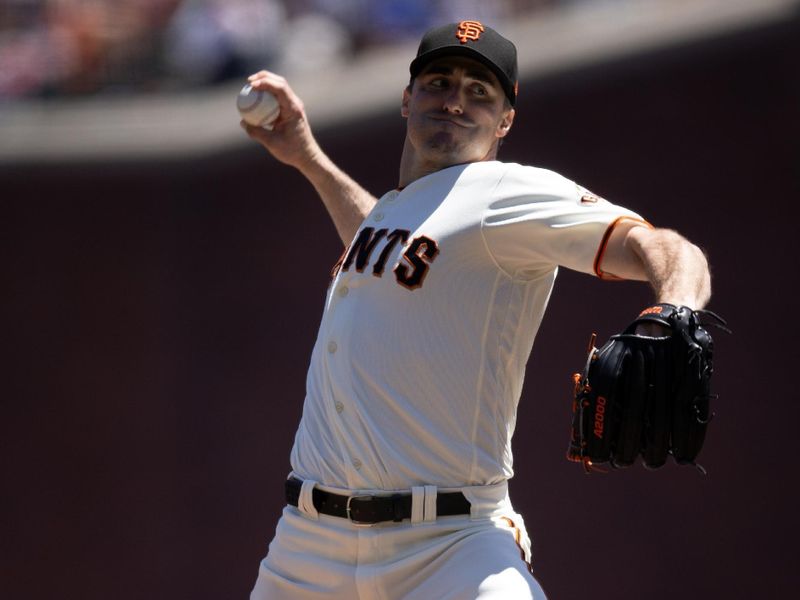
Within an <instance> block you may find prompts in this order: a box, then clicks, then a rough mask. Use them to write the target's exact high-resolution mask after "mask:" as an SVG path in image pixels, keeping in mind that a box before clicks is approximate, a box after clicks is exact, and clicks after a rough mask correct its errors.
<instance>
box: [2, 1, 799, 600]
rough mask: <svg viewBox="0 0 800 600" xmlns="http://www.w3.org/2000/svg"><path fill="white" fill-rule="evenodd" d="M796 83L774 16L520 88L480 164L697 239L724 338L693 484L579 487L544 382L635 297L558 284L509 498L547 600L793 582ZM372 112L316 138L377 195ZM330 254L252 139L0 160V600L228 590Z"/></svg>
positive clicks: (767, 589)
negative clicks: (559, 186) (498, 156)
mask: <svg viewBox="0 0 800 600" xmlns="http://www.w3.org/2000/svg"><path fill="white" fill-rule="evenodd" d="M798 73H800V21H799V20H798V18H797V16H796V15H795V17H794V18H791V19H787V20H785V21H782V22H781V23H777V24H772V25H769V26H764V27H760V28H753V29H750V30H748V31H747V32H745V33H731V34H727V35H719V36H715V37H713V38H711V39H707V40H704V41H701V42H695V43H691V44H686V45H682V46H679V47H673V48H670V49H669V50H663V51H655V50H654V51H651V52H644V53H640V54H638V55H637V56H635V57H629V58H624V59H623V58H620V59H619V60H612V61H607V62H605V63H604V64H603V65H602V66H594V67H585V68H574V69H571V70H566V71H562V72H559V73H554V74H552V75H550V76H540V77H538V78H536V79H535V81H522V82H521V99H520V106H519V109H518V117H517V121H516V123H515V128H514V131H513V132H512V134H511V136H510V138H509V141H508V142H507V144H506V145H505V146H504V147H503V149H502V158H503V159H504V160H509V161H518V162H524V163H529V164H534V165H537V166H545V167H548V168H552V169H554V170H556V171H559V172H561V173H563V174H564V175H566V176H568V177H571V178H573V179H575V180H577V181H579V182H580V183H582V184H583V185H585V186H586V187H588V188H590V189H591V190H593V191H595V192H596V193H598V194H601V195H603V196H605V197H607V198H609V199H612V200H614V201H616V202H618V203H620V204H623V205H626V206H629V207H630V208H632V209H634V210H637V211H638V212H640V213H642V214H643V215H645V216H646V217H647V218H648V219H649V220H650V221H651V222H653V223H654V224H656V225H659V226H664V227H670V228H675V229H677V230H678V231H680V232H682V233H683V234H685V235H686V236H687V237H689V238H690V239H691V240H693V241H695V242H696V243H698V244H699V245H701V246H702V247H703V248H704V249H705V250H706V251H707V252H708V254H709V255H710V259H711V263H712V266H713V274H714V287H715V295H714V298H713V299H712V302H711V304H710V306H709V308H711V309H712V310H715V311H716V312H718V313H719V314H721V315H722V316H724V317H725V318H727V319H728V321H729V323H730V325H731V327H732V329H733V330H734V334H733V335H731V336H728V335H725V334H723V333H718V334H716V335H715V340H716V346H717V361H716V376H715V382H714V384H715V388H716V392H717V393H719V395H720V398H719V400H718V401H717V402H716V405H715V410H716V413H717V416H716V419H715V420H714V421H713V423H712V425H711V427H710V430H709V437H708V441H707V443H706V447H705V449H704V452H703V456H702V461H701V462H703V464H704V465H705V466H706V468H707V469H708V475H707V476H705V477H703V476H701V475H700V474H699V473H697V472H696V471H695V470H693V469H691V468H679V467H676V466H675V465H668V466H667V467H665V468H664V469H661V470H660V471H658V472H648V471H646V470H644V469H643V468H641V467H640V466H637V467H635V468H631V469H628V470H625V471H620V472H614V473H610V474H606V475H593V476H586V475H584V474H583V473H582V471H581V469H580V467H578V466H576V465H574V464H572V463H568V462H567V461H566V460H565V459H564V453H565V450H566V443H567V435H568V426H569V419H570V392H571V378H570V376H571V374H572V372H573V371H575V370H577V369H578V368H579V367H580V366H581V364H582V361H583V358H584V348H585V344H586V341H587V339H588V335H589V333H590V332H592V331H597V333H598V334H599V336H600V338H605V337H607V336H608V335H611V334H613V333H615V332H616V331H617V330H618V329H620V328H621V327H623V326H624V325H625V324H627V322H628V321H630V319H631V318H632V317H633V316H634V315H635V314H636V313H637V311H638V310H639V309H640V308H641V307H642V306H644V305H646V304H647V303H648V302H649V301H650V294H649V291H648V289H647V288H646V286H643V285H641V284H634V283H604V282H599V281H597V280H595V279H593V278H590V277H586V276H582V275H576V274H574V273H570V272H568V271H565V270H562V272H561V275H560V276H559V280H558V281H557V284H556V289H555V292H554V295H553V299H552V301H551V305H550V308H549V312H548V313H547V315H546V317H545V321H544V325H543V327H542V330H541V332H540V334H539V337H538V339H537V342H536V345H535V347H534V350H533V354H532V358H531V361H530V363H529V369H528V376H527V379H526V384H525V389H524V393H523V398H522V400H521V402H520V411H519V413H520V414H519V421H518V425H517V433H516V436H515V440H514V451H515V457H516V472H517V474H516V477H515V478H514V479H513V480H512V483H511V486H512V488H511V489H512V499H513V500H514V501H515V504H516V505H517V508H518V510H520V511H521V512H522V513H523V515H524V516H525V517H526V522H527V525H528V529H529V532H530V534H531V537H532V538H533V542H534V567H535V572H536V575H537V577H538V578H539V580H540V581H541V583H542V584H543V586H544V587H545V589H546V590H547V591H548V593H549V596H550V597H551V598H552V599H556V600H559V599H571V598H580V597H587V596H592V597H594V598H609V599H611V598H615V599H625V600H628V599H630V600H634V599H640V598H648V599H650V600H667V599H672V598H682V599H684V600H699V599H702V598H726V600H739V599H745V598H748V599H749V598H754V597H757V598H784V597H791V596H792V595H795V594H796V590H797V589H798V587H799V584H800V578H799V577H798V572H797V568H796V563H797V560H798V552H797V537H798V534H799V533H800V531H799V530H798V512H797V510H796V507H795V505H796V503H797V495H796V492H795V489H794V480H795V477H796V473H797V468H796V466H795V462H796V460H795V451H796V445H797V441H798V440H797V435H798V434H797V427H796V425H795V423H794V412H795V411H794V409H795V407H796V406H797V403H798V401H799V400H800V397H799V395H798V392H797V389H796V388H795V386H794V385H793V378H794V375H795V373H794V369H796V368H797V367H796V362H797V358H798V353H797V349H796V348H797V345H796V344H797V341H796V340H797V337H798V331H797V325H796V320H795V319H794V314H795V309H794V304H795V295H794V289H795V282H794V279H795V277H796V276H797V273H798V259H797V241H796V239H795V224H794V222H793V215H794V207H795V204H796V203H797V199H798V198H799V197H800V196H799V195H798V193H799V192H800V185H799V184H800V169H799V168H798V159H800V152H798V149H799V146H798V140H800V116H799V115H798V109H799V107H800V79H799V78H798ZM399 91H400V90H398V98H399ZM397 112H398V111H396V110H392V111H382V112H380V113H376V114H371V115H369V116H368V117H367V118H366V119H360V120H359V119H354V120H351V121H348V122H346V123H340V124H338V125H337V126H330V127H325V128H322V130H321V131H320V132H319V138H320V141H321V143H322V145H323V147H324V148H325V149H326V150H327V151H328V152H329V154H330V155H331V156H332V157H333V158H334V160H336V161H337V162H338V163H339V164H340V165H341V166H342V167H343V168H344V169H345V170H346V171H348V172H349V173H351V174H352V175H353V176H354V177H355V178H356V179H357V180H359V181H361V182H362V183H363V184H364V185H365V186H366V187H367V188H368V189H369V190H371V191H372V192H374V193H376V194H380V193H382V192H383V191H385V190H386V189H389V188H391V187H393V186H394V184H395V182H396V174H397V163H398V160H399V156H400V149H401V143H402V136H403V131H404V123H403V121H402V120H401V119H400V117H399V115H398V114H397ZM233 126H234V127H235V126H236V125H235V123H234V124H233ZM340 252H341V247H340V244H339V242H338V239H337V237H336V234H335V232H334V230H333V228H332V226H331V225H330V224H329V222H328V218H327V216H326V214H325V212H324V209H323V208H322V207H321V204H320V203H319V202H318V200H317V199H316V198H315V196H314V194H313V190H312V189H311V187H310V186H309V185H308V184H307V183H306V182H305V181H304V180H303V179H302V178H301V177H300V176H299V175H298V174H296V173H294V172H292V171H290V170H288V169H286V168H284V167H282V166H281V165H279V164H277V163H276V162H275V161H274V160H272V159H271V158H269V157H268V156H267V155H266V154H265V153H264V152H263V150H261V149H260V148H259V147H257V146H255V145H254V144H253V145H250V144H248V145H244V146H242V147H239V148H238V149H234V150H230V149H228V150H225V151H220V152H218V153H210V154H209V155H207V156H200V157H195V158H190V159H189V158H181V157H176V158H173V159H172V160H166V159H162V158H159V159H152V160H146V159H139V160H135V161H132V160H114V159H109V160H106V161H96V160H93V161H88V160H87V161H81V160H72V161H70V160H64V161H61V162H59V161H49V162H47V163H43V164H39V163H37V162H36V161H18V162H16V163H5V164H0V281H2V285H0V300H1V301H2V317H0V325H2V329H1V330H0V332H1V335H0V344H1V347H2V356H3V360H2V368H1V369H0V372H2V380H1V381H0V473H1V474H2V488H1V494H2V495H1V496H0V523H1V527H2V528H1V529H0V595H2V597H4V598H14V599H17V598H32V599H39V598H42V599H43V598H52V597H62V598H81V599H86V600H88V599H100V598H104V599H106V598H114V599H116V600H128V599H131V600H132V599H139V598H192V599H203V600H204V599H212V598H243V597H247V593H248V592H249V589H250V587H251V586H252V583H253V582H254V580H255V576H256V572H257V567H258V562H259V561H260V559H261V558H262V556H263V555H264V554H265V553H266V546H267V543H268V542H269V540H270V538H271V536H272V533H273V530H274V525H275V523H276V520H277V518H278V515H279V512H280V509H281V507H282V505H283V499H282V483H281V482H282V479H283V477H284V476H285V474H286V472H287V470H288V454H289V450H290V447H291V444H292V441H293V436H294V431H295V427H296V424H297V422H298V419H299V416H300V411H301V405H302V400H303V394H304V383H305V371H306V367H307V361H308V357H309V355H310V350H311V347H312V344H313V342H314V337H315V334H316V327H317V324H318V321H319V318H320V315H321V309H322V302H323V295H324V292H325V289H326V286H327V283H328V273H329V269H330V267H331V266H332V265H333V263H334V262H335V261H336V259H337V258H338V256H339V254H340Z"/></svg>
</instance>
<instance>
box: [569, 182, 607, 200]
mask: <svg viewBox="0 0 800 600" xmlns="http://www.w3.org/2000/svg"><path fill="white" fill-rule="evenodd" d="M576 187H577V188H578V198H580V203H581V204H597V203H598V202H606V200H605V199H604V198H601V197H600V196H598V195H597V194H593V193H592V192H590V191H589V190H587V189H586V188H585V187H583V186H580V185H576Z"/></svg>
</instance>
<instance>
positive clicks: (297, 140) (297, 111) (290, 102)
mask: <svg viewBox="0 0 800 600" xmlns="http://www.w3.org/2000/svg"><path fill="white" fill-rule="evenodd" d="M247 81H248V83H249V84H250V85H251V86H252V88H253V89H254V90H262V91H265V92H269V93H270V94H272V95H273V96H275V98H276V99H277V101H278V106H279V107H280V113H279V115H278V117H277V119H275V121H274V122H273V123H272V129H271V130H270V129H264V128H263V127H258V126H253V125H249V124H247V123H246V122H244V121H242V122H241V126H242V128H243V129H244V130H245V131H246V132H247V134H248V135H249V136H250V137H251V138H252V139H254V140H256V141H257V142H259V143H260V144H261V145H262V146H264V148H266V149H267V151H269V153H270V154H272V155H273V156H274V157H275V158H276V159H278V160H279V161H281V162H282V163H285V164H287V165H290V166H293V167H296V168H298V169H300V170H301V171H302V170H303V168H304V167H306V166H307V165H309V164H311V163H313V162H314V161H315V160H316V159H317V157H318V156H319V154H320V153H321V151H320V148H319V145H318V144H317V142H316V140H315V139H314V136H313V135H312V133H311V128H310V126H309V124H308V120H307V118H306V112H305V107H304V105H303V102H302V100H300V98H299V97H298V96H297V94H295V93H294V91H293V90H292V88H291V87H290V86H289V84H288V82H287V81H286V79H284V78H283V77H281V76H280V75H276V74H275V73H271V72H269V71H259V72H258V73H254V74H253V75H250V77H248V78H247Z"/></svg>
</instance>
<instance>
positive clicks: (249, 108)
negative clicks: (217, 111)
mask: <svg viewBox="0 0 800 600" xmlns="http://www.w3.org/2000/svg"><path fill="white" fill-rule="evenodd" d="M236 108H237V109H239V114H240V115H241V116H242V119H244V120H245V122H246V123H249V124H250V125H255V126H257V127H264V128H265V129H272V123H273V122H274V121H275V119H277V118H278V115H279V114H280V112H281V107H280V106H279V105H278V100H277V99H276V98H275V96H273V95H272V94H270V93H269V92H264V91H262V90H255V89H253V86H251V85H250V84H249V83H248V84H247V85H245V86H244V87H243V88H242V89H241V91H240V92H239V95H238V96H237V98H236Z"/></svg>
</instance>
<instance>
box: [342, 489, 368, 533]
mask: <svg viewBox="0 0 800 600" xmlns="http://www.w3.org/2000/svg"><path fill="white" fill-rule="evenodd" d="M373 498H374V496H350V497H348V498H347V505H346V506H345V510H346V511H347V519H348V520H349V521H350V522H351V523H352V524H353V525H355V526H356V527H372V526H373V525H375V523H371V522H369V521H356V520H355V519H353V516H352V515H351V514H350V503H351V502H352V501H353V500H372V499H373Z"/></svg>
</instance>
